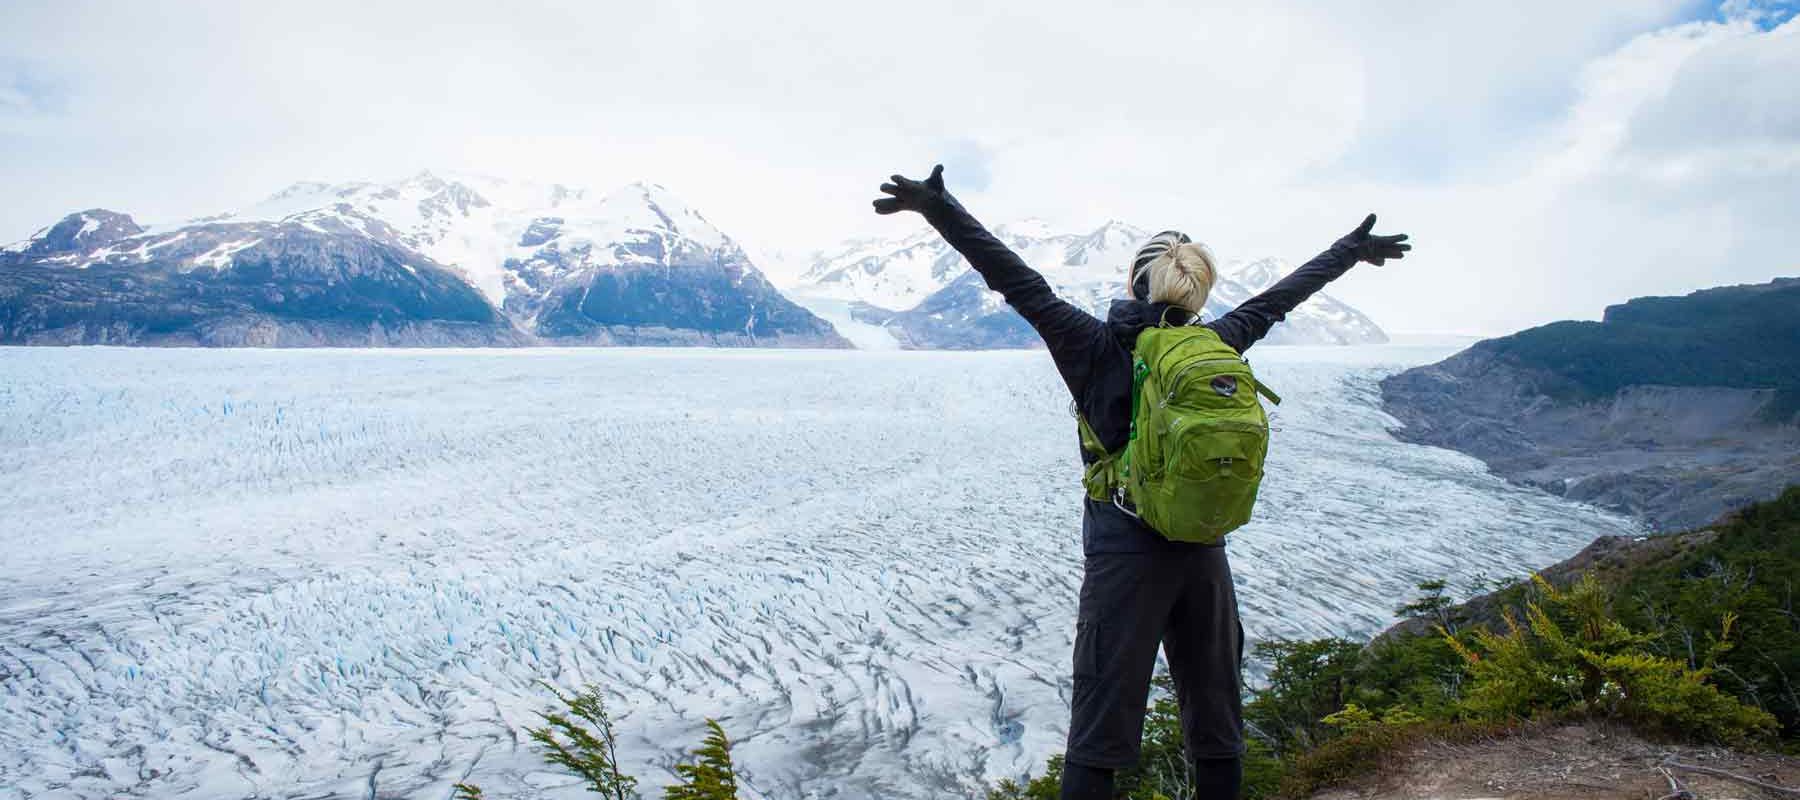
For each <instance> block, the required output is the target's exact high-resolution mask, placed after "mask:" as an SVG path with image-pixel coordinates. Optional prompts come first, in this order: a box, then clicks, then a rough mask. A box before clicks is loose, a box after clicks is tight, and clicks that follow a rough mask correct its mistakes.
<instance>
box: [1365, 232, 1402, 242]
mask: <svg viewBox="0 0 1800 800" xmlns="http://www.w3.org/2000/svg"><path fill="white" fill-rule="evenodd" d="M1369 238H1371V239H1374V240H1375V241H1377V242H1380V243H1382V244H1399V243H1401V242H1404V241H1406V238H1407V237H1406V234H1404V233H1402V234H1398V235H1395V236H1371V237H1369Z"/></svg>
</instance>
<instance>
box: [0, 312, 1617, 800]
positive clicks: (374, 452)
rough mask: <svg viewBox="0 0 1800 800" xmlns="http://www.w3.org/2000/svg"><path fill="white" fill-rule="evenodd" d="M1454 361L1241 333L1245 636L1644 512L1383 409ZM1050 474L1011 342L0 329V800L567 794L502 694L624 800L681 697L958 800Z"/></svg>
mask: <svg viewBox="0 0 1800 800" xmlns="http://www.w3.org/2000/svg"><path fill="white" fill-rule="evenodd" d="M1448 353H1449V349H1448V348H1416V347H1415V348H1408V347H1394V346H1389V347H1376V348H1338V349H1313V348H1263V349H1258V350H1254V351H1252V361H1253V362H1254V363H1255V364H1256V365H1257V367H1258V370H1259V372H1260V373H1261V374H1263V375H1264V376H1265V377H1266V378H1267V380H1268V382H1269V383H1270V385H1271V386H1273V387H1274V388H1276V389H1277V390H1278V391H1280V392H1281V394H1282V395H1283V397H1284V398H1285V400H1286V402H1285V403H1284V404H1283V405H1282V406H1281V407H1280V408H1279V410H1278V411H1276V413H1275V426H1276V428H1277V431H1276V432H1275V434H1274V443H1273V446H1272V452H1271V457H1270V466H1269V476H1268V478H1267V479H1266V481H1265V483H1264V489H1263V495H1262V500H1261V503H1260V505H1259V507H1258V515H1259V519H1258V521H1257V522H1255V523H1253V524H1252V525H1251V526H1249V527H1248V528H1246V529H1244V530H1242V531H1240V532H1238V533H1236V534H1233V538H1232V542H1231V544H1230V549H1231V559H1232V564H1233V567H1234V569H1235V571H1236V578H1237V581H1238V592H1239V598H1240V602H1241V605H1242V608H1243V615H1244V622H1245V627H1246V629H1247V631H1248V633H1249V635H1250V636H1251V638H1252V639H1253V640H1254V639H1257V638H1264V637H1274V636H1322V635H1332V634H1336V635H1346V636H1362V635H1367V634H1370V633H1372V632H1374V631H1377V630H1379V629H1380V628H1381V627H1383V626H1385V625H1386V624H1387V623H1389V622H1390V621H1391V619H1392V609H1393V608H1394V606H1396V605H1398V604H1399V603H1401V602H1404V601H1405V600H1407V599H1410V598H1411V597H1412V596H1413V595H1414V594H1415V592H1413V590H1412V586H1413V584H1414V583H1415V582H1417V581H1419V580H1423V579H1429V578H1436V577H1448V578H1451V579H1452V581H1453V585H1456V584H1457V583H1458V582H1464V581H1467V580H1468V579H1470V578H1472V577H1474V576H1476V575H1479V574H1487V575H1492V576H1501V575H1513V574H1518V573H1520V572H1522V571H1523V570H1526V569H1528V568H1531V567H1537V566H1543V565H1546V564H1548V563H1551V562H1553V561H1556V560H1558V559H1561V558H1563V557H1565V556H1567V555H1569V554H1571V553H1573V552H1574V551H1575V550H1576V549H1578V548H1579V547H1581V546H1582V545H1584V544H1586V543H1587V542H1588V541H1589V540H1590V539H1592V538H1593V537H1594V536H1596V535H1599V534H1606V533H1630V532H1633V531H1635V530H1636V529H1635V527H1634V526H1632V525H1631V524H1630V523H1628V522H1626V521H1624V520H1622V519H1619V518H1617V517H1614V516H1611V515H1608V514H1604V513H1601V512H1598V511H1594V510H1592V509H1588V508H1585V507H1580V506H1575V505H1572V504H1568V503H1565V502H1563V501H1561V500H1558V499H1556V498H1554V497H1551V496H1548V495H1545V494H1542V493H1538V492H1533V491H1527V490H1523V489H1519V488H1516V487H1512V486H1509V485H1507V484H1506V483H1504V482H1502V481H1500V480H1499V479H1497V478H1495V477H1493V476H1491V475H1489V474H1487V473H1486V472H1485V470H1484V469H1483V467H1482V466H1481V465H1480V464H1479V463H1478V462H1476V461H1474V460H1472V459H1470V458H1467V457H1465V456H1462V455H1459V454H1456V453H1452V452H1448V451H1442V450H1434V449H1429V448H1424V447H1417V446H1412V445H1405V444H1401V443H1399V442H1397V441H1395V440H1394V439H1393V438H1392V437H1390V436H1389V435H1388V434H1387V433H1386V432H1385V428H1384V425H1385V424H1388V423H1390V420H1389V419H1388V418H1387V417H1386V416H1385V415H1384V414H1382V413H1381V411H1380V410H1379V407H1378V393H1377V390H1376V387H1375V381H1376V380H1377V379H1378V378H1379V377H1380V376H1382V375H1385V374H1387V373H1389V372H1392V371H1394V370H1396V369H1398V368H1400V367H1401V366H1403V365H1412V364H1417V363H1424V362H1427V361H1431V360H1435V359H1437V358H1439V357H1442V356H1443V355H1447V354H1448ZM1079 475H1080V471H1079V468H1078V460H1077V448H1076V438H1075V422H1074V420H1073V419H1072V418H1071V417H1070V415H1069V404H1068V400H1067V395H1066V392H1065V390H1064V389H1063V388H1062V384H1061V382H1060V380H1059V379H1058V378H1057V376H1056V375H1055V373H1054V371H1053V369H1052V368H1051V366H1050V360H1049V358H1048V356H1046V355H1045V354H1043V353H1042V352H1023V353H976V354H955V353H857V352H821V353H813V352H805V353H801V352H769V351H732V352H721V351H706V350H685V351H668V350H552V349H536V350H516V351H345V350H296V351H255V350H229V351H188V350H123V349H104V348H80V349H58V348H42V349H18V348H0V553H4V557H3V559H4V560H3V562H0V798H22V797H46V798H48V797H58V798H61V797H79V798H100V797H119V796H126V797H172V796H177V795H179V796H182V797H193V798H211V797H233V798H235V797H252V796H254V797H269V798H303V797H304V798H321V797H345V798H359V797H395V798H399V797H406V798H446V797H448V796H449V794H450V784H452V783H453V782H455V781H458V780H472V781H475V782H478V783H480V784H482V785H483V786H484V787H485V788H486V790H487V795H488V796H489V797H493V798H530V797H570V798H573V797H580V796H583V794H582V792H581V790H580V789H579V788H578V787H574V786H572V785H571V783H570V779H569V778H567V777H565V776H563V775H560V774H558V773H556V772H554V771H552V770H550V769H548V768H546V767H544V766H542V763H541V762H540V760H539V759H538V757H537V755H536V754H535V753H534V752H533V750H532V749H531V747H530V746H529V745H528V744H527V742H526V740H525V738H524V735H523V728H524V727H525V726H528V725H532V724H535V723H536V722H537V718H536V716H535V713H536V712H538V711H540V710H546V709H548V708H549V705H547V704H546V700H547V699H548V698H549V694H548V692H547V691H546V690H545V689H544V688H543V687H542V686H540V685H538V683H537V682H538V681H547V682H549V683H551V684H554V685H558V686H561V687H565V688H575V687H579V686H582V685H585V684H597V685H599V686H601V687H604V688H605V689H606V690H607V692H608V693H609V700H610V702H611V706H612V709H613V711H614V713H615V715H616V716H617V717H619V719H620V727H621V731H622V733H623V734H624V735H625V742H624V747H625V752H624V755H625V756H626V761H627V765H628V766H629V767H630V768H631V769H632V770H633V771H634V773H635V774H636V775H637V776H638V777H639V789H640V790H641V791H643V792H644V794H645V796H660V793H661V786H662V785H663V784H664V783H667V782H670V781H671V780H672V778H671V774H670V773H669V772H668V769H667V768H668V766H669V765H670V764H671V763H672V762H673V759H674V758H675V757H676V756H677V755H678V754H679V753H680V751H682V750H683V749H685V748H687V747H691V746H692V745H693V744H695V743H696V742H698V740H699V737H700V735H701V720H702V719H703V718H704V717H707V716H712V717H717V718H719V719H720V720H721V722H722V723H723V724H724V726H725V728H726V730H727V731H728V732H729V733H730V734H731V735H732V737H733V738H734V740H736V742H737V747H736V750H735V755H736V757H737V760H738V763H739V765H740V768H741V771H742V774H743V775H744V776H745V777H746V779H747V784H748V786H747V789H748V791H747V792H746V794H747V795H750V796H753V797H759V798H761V797H771V798H800V797H841V798H861V797H896V798H925V797H944V796H968V795H974V794H976V793H977V791H978V789H979V787H980V785H981V784H982V782H983V781H987V780H992V779H996V778H1000V777H1006V776H1015V775H1018V774H1020V773H1023V772H1025V771H1026V770H1036V769H1040V768H1041V765H1042V762H1043V760H1044V758H1045V757H1046V756H1048V755H1050V754H1052V753H1054V752H1058V751H1060V749H1061V747H1062V737H1063V734H1064V726H1065V725H1066V724H1067V702H1068V692H1069V676H1068V672H1069V657H1070V656H1069V653H1070V646H1071V642H1072V639H1073V634H1074V607H1075V599H1076V589H1077V585H1078V581H1079V578H1080V544H1079V541H1078V538H1079V523H1078V516H1079V509H1080V506H1079V496H1080V489H1079ZM184 793H185V794H184Z"/></svg>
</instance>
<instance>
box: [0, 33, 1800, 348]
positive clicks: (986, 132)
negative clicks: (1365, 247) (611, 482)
mask: <svg viewBox="0 0 1800 800" xmlns="http://www.w3.org/2000/svg"><path fill="white" fill-rule="evenodd" d="M559 6H562V7H559ZM1793 15H1794V5H1793V4H1792V3H1782V4H1769V3H1750V2H1743V0H1731V1H1730V2H1727V3H1725V4H1724V5H1723V6H1721V5H1719V4H1717V3H1706V4H1697V3H1691V2H1596V3H1591V4H1589V3H1580V2H1570V1H1569V0H1554V1H1551V0H1541V1H1540V0H1515V1H1514V2H1507V3H1486V4H1481V5H1479V6H1477V5H1475V4H1468V3H1429V2H1417V3H1391V4H1382V5H1380V6H1378V7H1377V6H1373V5H1370V4H1364V3H1320V2H1294V3H1281V2H1275V3H1235V4H1230V5H1211V4H1205V3H1193V2H1170V3H1125V2H1115V3H1093V2H1080V3H1078V2H1062V1H1061V0H1038V1H1037V2H1020V3H1011V4H1004V5H1000V4H980V3H973V2H968V1H967V0H956V1H946V2H937V1H936V0H922V1H920V0H915V1H914V2H890V3H853V2H842V0H826V1H823V2H805V3H786V2H772V3H741V2H730V3H728V2H693V1H686V2H684V1H683V0H658V1H657V2H630V3H620V2H614V1H613V0H597V1H596V2H587V3H566V4H556V5H549V4H545V5H539V4H537V3H533V2H525V1H524V0H512V1H511V2H507V3H492V2H481V3H469V4H462V3H455V2H444V1H443V0H438V1H436V2H420V3H406V4H402V3H384V2H375V1H374V0H359V2H354V3H341V4H340V3H334V2H305V3H238V2H232V3H220V4H217V5H210V4H201V3H169V4H164V3H124V2H115V3H107V4H86V3H75V2H66V1H64V2H54V3H52V2H33V1H31V0H27V1H26V2H22V3H21V2H17V1H16V0H14V1H13V2H9V3H8V4H7V7H6V10H5V12H4V18H5V23H6V30H5V32H4V34H0V35H3V36H4V37H5V43H6V46H5V47H4V48H3V49H0V153H4V155H3V156H0V158H3V162H0V182H3V183H4V186H5V191H4V192H3V193H0V240H5V241H11V240H15V239H20V238H24V237H26V236H28V235H30V234H31V233H32V232H33V231H34V230H36V229H37V228H40V227H42V226H44V225H47V224H49V223H51V222H54V221H55V220H56V219H57V218H59V217H61V216H62V215H63V214H66V213H68V212H70V211H73V210H77V209H83V208H89V207H96V206H98V207H104V208H111V209H114V210H117V211H124V212H127V213H130V214H132V215H133V216H135V217H136V218H137V219H138V220H139V221H142V222H153V221H161V220H173V219H181V218H187V217H192V216H197V215H201V214H207V213H213V212H216V211H219V210H224V209H228V208H233V207H239V206H243V205H246V204H248V203H249V202H252V201H254V200H256V199H259V198H261V197H263V196H265V195H268V194H270V193H272V192H274V191H275V190H277V189H279V188H281V187H282V186H285V185H287V184H289V183H292V182H294V181H297V180H326V181H344V180H392V179H396V178H400V177H403V176H406V175H409V174H412V173H415V172H417V171H419V170H420V169H426V168H439V169H453V170H468V171H475V172H482V173H488V174H494V175H501V176H512V177H520V178H530V179H538V180H547V181H560V182H564V183H574V184H582V185H588V186H593V187H596V188H609V187H610V186H612V185H616V184H620V183H623V182H626V181H629V180H634V179H647V180H652V181H656V182H659V183H662V184H664V185H666V186H668V187H669V188H670V189H672V190H673V191H675V192H676V193H677V194H678V195H681V196H682V197H684V198H686V199H687V200H688V201H689V202H690V203H692V204H693V205H694V206H695V207H697V208H699V209H700V210H701V211H702V212H703V213H705V214H706V215H707V216H708V217H709V218H711V219H712V220H713V221H714V222H715V223H717V224H718V225H719V226H720V227H721V228H723V229H724V230H725V231H726V232H727V233H729V234H731V235H732V236H734V237H735V238H737V239H739V240H741V241H744V242H745V243H747V244H748V245H750V246H751V247H752V249H753V251H765V252H766V251H773V250H781V251H789V252H804V251H809V250H812V249H817V248H822V247H828V246H830V245H831V244H833V243H835V242H837V241H840V240H842V239H844V238H846V237H850V236H855V235H868V234H877V235H893V234H898V233H901V232H904V231H906V230H907V228H908V226H909V225H911V224H916V223H914V222H912V221H907V220H897V219H893V218H877V217H875V216H873V215H872V214H870V213H869V211H868V202H869V200H870V199H872V198H873V197H874V189H875V186H876V185H877V184H879V183H880V182H881V180H882V179H883V178H884V177H885V176H886V175H888V174H889V173H891V172H895V171H903V172H906V173H909V174H914V175H921V174H923V172H924V171H926V170H927V169H928V168H929V167H930V165H931V164H932V163H933V162H935V161H942V162H944V163H945V164H946V165H947V167H948V169H947V177H948V180H949V182H950V185H951V187H952V189H953V190H954V191H956V192H957V193H958V194H959V195H960V196H961V197H963V198H964V200H965V203H966V204H967V205H969V207H970V208H971V209H972V210H973V211H975V212H976V214H977V215H978V216H981V217H982V218H984V219H985V220H987V221H989V222H990V223H999V222H1004V221H1007V220H1010V219H1016V218H1021V217H1027V216H1039V217H1044V218H1046V219H1049V220H1051V221H1052V222H1055V223H1057V224H1059V225H1066V226H1070V227H1071V228H1074V227H1091V226H1096V225H1099V224H1100V223H1102V222H1104V221H1106V220H1107V219H1122V220H1126V221H1129V222H1133V223H1135V224H1137V225H1140V226H1144V227H1148V228H1151V229H1159V228H1165V227H1176V228H1181V229H1184V230H1187V231H1188V232H1189V233H1191V234H1192V235H1194V236H1195V237H1196V238H1199V239H1201V240H1203V241H1206V242H1208V243H1210V244H1212V245H1213V246H1214V248H1215V249H1216V250H1218V251H1219V252H1220V253H1221V255H1223V256H1224V257H1226V258H1228V259H1230V258H1234V257H1252V256H1261V255H1280V256H1283V257H1286V258H1289V259H1291V260H1293V261H1296V262H1298V261H1301V260H1304V259H1305V258H1307V257H1308V256H1310V255H1312V254H1313V253H1314V252H1316V251H1317V250H1319V249H1321V248H1323V247H1324V246H1326V245H1327V244H1329V243H1330V242H1331V240H1332V239H1333V238H1335V237H1336V236H1338V235H1339V234H1341V233H1343V232H1344V231H1347V230H1348V229H1350V228H1351V227H1353V226H1354V225H1355V224H1356V223H1357V222H1358V221H1359V220H1360V219H1361V217H1362V215H1363V214H1364V213H1366V212H1369V211H1375V212H1378V213H1380V214H1381V218H1382V222H1381V224H1380V226H1379V227H1380V228H1382V229H1386V230H1389V231H1404V232H1408V233H1411V234H1412V235H1413V237H1414V239H1415V240H1416V242H1417V245H1418V249H1417V250H1416V251H1415V252H1416V255H1415V256H1414V257H1412V258H1408V259H1407V260H1406V261H1405V262H1402V263H1399V264H1392V265H1390V266H1388V267H1384V268H1381V269H1379V270H1377V269H1374V268H1367V267H1365V268H1362V269H1359V270H1358V271H1356V272H1353V273H1351V274H1350V275H1349V276H1347V277H1346V278H1344V279H1343V280H1342V281H1340V282H1339V283H1338V284H1337V285H1334V286H1333V287H1332V290H1331V291H1332V292H1333V293H1334V294H1336V295H1338V296H1340V297H1342V298H1343V299H1345V300H1347V301H1349V302H1351V303H1352V304H1354V305H1357V306H1358V307H1360V308H1363V309H1364V310H1365V311H1367V312H1369V313H1370V314H1371V315H1372V316H1373V317H1374V318H1375V319H1376V321H1377V322H1379V323H1381V324H1382V325H1384V326H1385V327H1387V328H1389V329H1391V330H1399V331H1462V332H1479V333H1500V332H1506V331H1510V330H1514V329H1517V328H1520V327H1523V326H1527V325H1530V324H1535V323H1539V322H1544V321H1548V320H1552V319H1558V318H1569V317H1586V318H1592V317H1596V316H1598V314H1599V313H1600V311H1601V309H1602V307H1603V306H1604V305H1606V304H1608V303H1612V302H1618V301H1621V300H1624V299H1625V298H1628V297H1631V296H1635V295H1642V294H1649V293H1670V292H1683V291H1688V290H1691V289H1695V288H1699V287H1703V286H1710V285H1716V284H1722V283H1735V282H1748V281H1764V280H1767V279H1769V278H1770V277H1773V276H1776V275H1795V274H1800V102H1796V98H1800V21H1793V20H1791V18H1792V17H1793ZM777 269H778V268H777Z"/></svg>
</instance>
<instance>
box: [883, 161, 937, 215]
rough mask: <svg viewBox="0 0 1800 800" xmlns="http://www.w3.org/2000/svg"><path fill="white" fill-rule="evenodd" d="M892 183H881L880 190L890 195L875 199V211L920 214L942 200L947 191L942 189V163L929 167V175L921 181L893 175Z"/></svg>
mask: <svg viewBox="0 0 1800 800" xmlns="http://www.w3.org/2000/svg"><path fill="white" fill-rule="evenodd" d="M891 180H892V181H893V183H884V184H882V185H881V191H882V192H883V193H885V194H889V195H892V197H883V198H880V199H878V200H876V201H875V213H877V214H892V213H894V212H896V211H917V212H919V213H921V214H923V213H925V210H926V209H928V208H931V207H932V206H934V205H937V204H939V203H941V202H943V201H944V198H946V197H948V196H949V192H947V191H945V189H944V165H942V164H939V165H937V166H935V167H932V168H931V177H929V178H926V179H925V180H922V181H915V180H913V179H911V178H906V177H902V176H899V175H895V176H893V177H892V178H891Z"/></svg>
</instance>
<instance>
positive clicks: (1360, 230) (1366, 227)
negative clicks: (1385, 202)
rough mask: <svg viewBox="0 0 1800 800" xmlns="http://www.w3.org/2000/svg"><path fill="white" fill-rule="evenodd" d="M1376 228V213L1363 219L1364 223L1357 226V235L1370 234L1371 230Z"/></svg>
mask: <svg viewBox="0 0 1800 800" xmlns="http://www.w3.org/2000/svg"><path fill="white" fill-rule="evenodd" d="M1374 228H1375V215H1374V214H1370V215H1369V216H1368V218H1367V219H1364V220H1363V221H1362V225H1360V226H1358V227H1357V229H1356V235H1357V236H1368V235H1369V231H1371V230H1373V229H1374Z"/></svg>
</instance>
